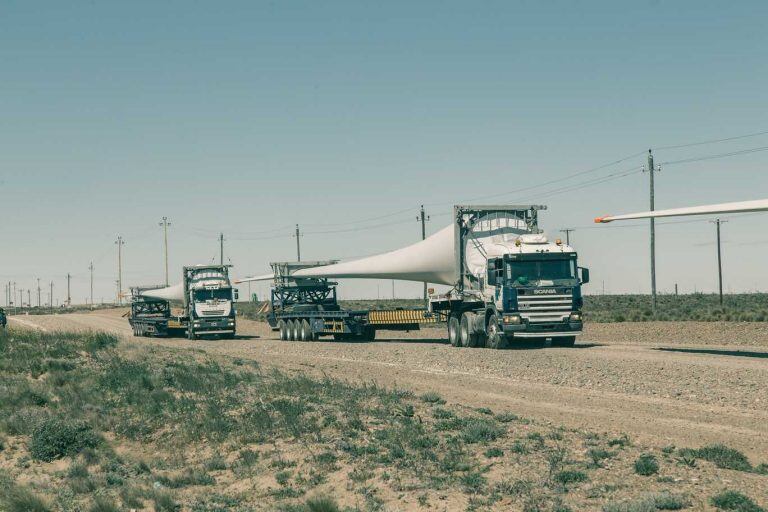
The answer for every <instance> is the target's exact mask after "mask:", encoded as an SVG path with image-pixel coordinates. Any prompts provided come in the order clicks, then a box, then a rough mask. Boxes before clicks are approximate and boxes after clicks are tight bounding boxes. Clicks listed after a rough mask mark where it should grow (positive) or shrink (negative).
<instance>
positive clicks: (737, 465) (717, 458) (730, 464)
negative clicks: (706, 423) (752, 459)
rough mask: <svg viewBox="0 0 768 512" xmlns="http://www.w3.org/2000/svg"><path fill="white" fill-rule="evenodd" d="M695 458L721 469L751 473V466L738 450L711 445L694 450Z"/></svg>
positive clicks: (720, 445)
mask: <svg viewBox="0 0 768 512" xmlns="http://www.w3.org/2000/svg"><path fill="white" fill-rule="evenodd" d="M694 453H695V455H696V457H698V458H700V459H703V460H706V461H709V462H712V463H713V464H714V465H715V466H717V467H719V468H722V469H734V470H736V471H751V470H752V464H750V463H749V459H747V457H746V455H744V454H743V453H741V452H740V451H738V450H735V449H733V448H729V447H727V446H725V445H722V444H711V445H707V446H704V447H702V448H699V449H698V450H694Z"/></svg>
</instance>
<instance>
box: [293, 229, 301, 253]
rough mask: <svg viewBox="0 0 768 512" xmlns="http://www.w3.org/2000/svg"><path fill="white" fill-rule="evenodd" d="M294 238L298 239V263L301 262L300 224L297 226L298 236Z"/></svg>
mask: <svg viewBox="0 0 768 512" xmlns="http://www.w3.org/2000/svg"><path fill="white" fill-rule="evenodd" d="M293 236H295V237H296V261H301V242H300V241H299V240H300V239H301V231H299V225H298V224H296V234H295V235H293Z"/></svg>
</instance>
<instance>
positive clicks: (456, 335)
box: [448, 315, 461, 347]
mask: <svg viewBox="0 0 768 512" xmlns="http://www.w3.org/2000/svg"><path fill="white" fill-rule="evenodd" d="M448 341H449V342H450V343H451V345H453V346H454V347H460V346H461V325H460V324H459V318H458V317H457V316H456V315H451V316H450V318H448Z"/></svg>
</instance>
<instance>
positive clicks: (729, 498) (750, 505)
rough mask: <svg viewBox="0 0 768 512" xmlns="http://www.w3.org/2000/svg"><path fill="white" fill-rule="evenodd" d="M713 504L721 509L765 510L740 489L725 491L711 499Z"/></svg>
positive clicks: (751, 511) (763, 511) (762, 511)
mask: <svg viewBox="0 0 768 512" xmlns="http://www.w3.org/2000/svg"><path fill="white" fill-rule="evenodd" d="M709 501H710V503H712V505H714V506H715V507H717V508H719V509H720V510H733V511H735V512H765V509H763V508H762V507H760V506H758V505H757V503H755V502H754V501H752V499H751V498H749V497H748V496H745V495H744V494H742V493H740V492H738V491H728V490H726V491H723V492H721V493H719V494H716V495H715V496H712V498H711V499H710V500H709Z"/></svg>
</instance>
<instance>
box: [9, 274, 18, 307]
mask: <svg viewBox="0 0 768 512" xmlns="http://www.w3.org/2000/svg"><path fill="white" fill-rule="evenodd" d="M11 304H13V306H14V307H13V310H14V312H15V311H18V307H19V306H18V304H16V281H14V282H13V301H12V302H11Z"/></svg>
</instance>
